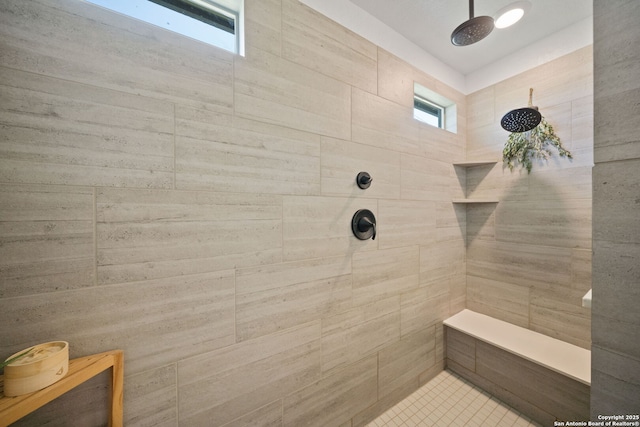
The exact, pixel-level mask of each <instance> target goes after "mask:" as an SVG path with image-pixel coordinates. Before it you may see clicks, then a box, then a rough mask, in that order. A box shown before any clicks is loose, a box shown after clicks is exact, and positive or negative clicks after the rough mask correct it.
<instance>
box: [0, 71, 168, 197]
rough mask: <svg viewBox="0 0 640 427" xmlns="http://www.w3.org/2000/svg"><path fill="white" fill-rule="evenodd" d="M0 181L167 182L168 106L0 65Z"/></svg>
mask: <svg viewBox="0 0 640 427" xmlns="http://www.w3.org/2000/svg"><path fill="white" fill-rule="evenodd" d="M0 81H2V85H0V97H2V99H3V102H2V106H1V107H0V120H2V122H5V123H9V122H10V123H13V126H12V127H11V128H9V129H7V130H6V131H4V132H3V136H2V139H0V154H1V160H0V180H1V181H2V182H13V183H40V184H66V185H102V186H115V187H123V186H138V187H152V188H153V187H155V188H170V187H171V186H173V158H172V157H173V138H172V135H171V133H172V132H173V107H172V106H171V105H170V104H167V103H163V102H159V101H155V100H152V99H148V98H143V97H140V96H134V95H128V94H123V93H120V94H118V93H115V92H113V91H109V90H104V89H100V88H96V87H92V86H86V85H81V84H77V83H73V82H68V81H65V80H58V79H52V78H49V77H43V76H38V75H35V74H30V73H22V72H19V71H15V70H7V69H5V68H0Z"/></svg>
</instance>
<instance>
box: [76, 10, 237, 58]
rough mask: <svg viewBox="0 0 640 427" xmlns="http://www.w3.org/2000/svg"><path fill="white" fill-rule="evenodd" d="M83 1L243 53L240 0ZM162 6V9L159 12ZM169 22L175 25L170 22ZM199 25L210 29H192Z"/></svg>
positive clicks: (209, 43)
mask: <svg viewBox="0 0 640 427" xmlns="http://www.w3.org/2000/svg"><path fill="white" fill-rule="evenodd" d="M85 1H86V2H88V3H91V4H94V5H96V6H99V7H102V8H105V9H107V10H110V11H112V12H116V13H120V14H122V15H124V16H127V17H129V18H133V19H137V20H138V21H142V22H144V23H146V24H150V25H154V26H156V27H159V28H163V29H165V30H168V31H171V32H173V33H176V34H180V35H182V36H185V37H189V38H191V39H193V40H198V41H200V42H202V43H206V44H208V45H210V46H215V47H217V48H220V49H223V50H226V51H228V52H231V53H234V54H238V55H242V56H244V28H243V20H244V0H134V1H133V2H131V3H129V2H127V3H122V2H118V1H113V2H110V1H108V0H85ZM144 5H148V6H144ZM163 10H164V12H162V11H163ZM180 16H181V17H180ZM185 19H186V20H187V21H185ZM165 21H166V24H165ZM189 22H193V23H194V25H195V24H196V22H197V23H198V24H197V25H195V27H192V28H191V29H188V28H187V27H185V23H186V25H187V26H188V25H189V24H188V23H189ZM172 23H173V24H176V26H171V24H172ZM202 25H205V26H209V27H211V28H213V29H214V30H211V31H212V32H210V31H209V30H205V28H206V27H201V28H202V30H203V31H202V32H200V31H193V29H194V28H198V26H202ZM180 26H182V27H183V28H180ZM216 31H218V32H220V33H218V34H220V36H218V35H216V34H215V32H216ZM222 33H227V37H225V36H222ZM199 35H201V37H199ZM225 38H226V41H225V40H224V39H225ZM232 38H233V39H232ZM232 46H233V47H232ZM232 49H233V50H232Z"/></svg>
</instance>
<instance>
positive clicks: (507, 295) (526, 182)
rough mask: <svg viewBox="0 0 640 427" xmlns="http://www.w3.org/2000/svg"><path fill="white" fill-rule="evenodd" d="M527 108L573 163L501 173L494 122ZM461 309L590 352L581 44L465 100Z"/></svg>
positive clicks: (587, 121)
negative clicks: (471, 200) (468, 164)
mask: <svg viewBox="0 0 640 427" xmlns="http://www.w3.org/2000/svg"><path fill="white" fill-rule="evenodd" d="M530 87H532V88H533V89H534V94H533V104H534V105H537V106H538V107H539V109H540V112H541V113H542V115H543V116H544V117H545V119H546V120H547V121H548V122H549V123H550V124H551V125H552V126H553V127H554V129H555V131H556V134H557V135H558V136H559V137H560V139H561V140H562V143H563V145H564V146H565V147H566V148H567V149H568V150H570V151H571V152H572V154H573V156H574V159H573V160H568V159H566V158H560V157H558V156H557V155H555V156H554V157H552V158H551V159H549V160H548V161H547V162H536V163H534V166H533V170H532V172H531V174H527V172H526V170H521V169H514V170H513V171H512V172H511V171H509V169H508V168H506V167H503V164H502V162H501V160H502V148H503V146H504V143H505V142H506V140H507V138H508V136H509V134H508V133H507V132H506V131H504V130H503V129H502V128H501V127H500V119H501V118H502V116H503V115H504V114H505V113H507V112H508V111H509V110H511V109H514V108H521V107H524V106H526V105H527V102H528V95H529V92H528V90H527V89H528V88H530ZM467 110H468V111H469V115H468V120H467V159H469V160H478V159H490V160H496V161H498V163H497V164H496V165H494V166H476V167H473V168H469V169H467V171H466V183H467V185H466V190H467V196H468V197H496V198H498V199H499V200H500V202H499V203H498V204H496V205H477V206H473V205H472V206H469V207H468V208H467V224H466V226H467V242H466V243H467V252H466V255H467V308H470V309H472V310H475V311H478V312H481V313H484V314H488V315H491V316H494V317H497V318H499V319H502V320H505V321H508V322H511V323H514V324H517V325H520V326H524V327H527V328H529V329H532V330H535V331H538V332H541V333H544V334H546V335H550V336H553V337H555V338H559V339H561V340H564V341H568V342H570V343H573V344H576V345H579V346H582V347H585V348H590V347H591V333H590V332H591V331H590V321H591V313H590V310H589V309H586V308H583V307H582V306H581V303H582V296H583V295H584V294H585V293H586V292H587V291H588V290H589V289H590V288H591V274H590V266H591V249H592V248H591V200H592V199H591V181H592V179H591V169H592V166H593V53H592V47H591V46H589V47H585V48H583V49H580V50H578V51H576V52H574V53H571V54H569V55H566V56H564V57H562V58H559V59H557V60H555V61H552V62H549V63H547V64H545V65H542V66H539V67H537V68H534V69H532V70H529V71H526V72H524V73H522V74H519V75H517V76H515V77H512V78H510V79H507V80H505V81H503V82H500V83H497V84H495V85H493V86H490V87H488V88H485V89H482V90H480V91H478V92H475V93H473V94H470V95H469V96H468V97H467Z"/></svg>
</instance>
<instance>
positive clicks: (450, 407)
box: [367, 370, 537, 427]
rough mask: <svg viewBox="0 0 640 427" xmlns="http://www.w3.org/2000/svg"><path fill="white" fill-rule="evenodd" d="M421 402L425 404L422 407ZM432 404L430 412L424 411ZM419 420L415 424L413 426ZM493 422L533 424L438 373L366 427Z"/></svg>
mask: <svg viewBox="0 0 640 427" xmlns="http://www.w3.org/2000/svg"><path fill="white" fill-rule="evenodd" d="M425 402H428V404H427V405H425ZM432 403H436V404H437V406H435V407H434V408H433V409H428V408H429V407H430V406H431V404H432ZM418 419H419V424H415V423H416V422H417V421H416V420H418ZM489 419H493V420H494V421H496V423H498V422H500V421H501V420H503V419H504V420H505V421H508V420H510V422H511V424H515V423H517V422H518V421H522V422H526V425H528V426H532V427H535V426H537V424H536V423H535V421H533V420H531V419H530V418H528V417H527V416H525V415H523V414H521V413H519V412H517V411H516V410H515V409H513V408H511V407H510V406H508V405H507V404H506V403H504V402H502V401H500V400H498V399H496V398H495V397H493V396H491V395H489V394H488V393H487V392H485V391H484V390H482V389H481V388H479V387H477V386H475V385H473V384H472V383H470V382H468V381H466V380H464V379H463V378H461V377H459V376H458V375H456V374H455V373H452V372H450V371H446V370H445V371H442V372H441V373H440V374H438V375H436V376H435V377H434V378H433V379H432V380H431V381H429V382H427V383H426V384H425V385H423V386H422V387H420V388H419V389H418V390H416V391H415V392H414V393H412V394H411V395H410V396H408V397H407V398H405V399H404V400H403V401H401V402H399V403H398V404H397V405H395V406H393V407H391V408H389V409H388V410H387V411H386V412H384V413H383V414H382V415H380V416H379V417H378V418H376V419H375V420H373V421H371V422H370V423H369V424H367V427H396V426H408V425H414V424H415V425H420V426H423V425H424V426H426V425H436V424H437V425H438V426H439V427H445V426H448V425H451V426H461V425H465V426H469V427H472V426H479V425H482V424H483V423H484V422H485V421H487V420H489Z"/></svg>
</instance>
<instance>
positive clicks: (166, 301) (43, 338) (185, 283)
mask: <svg viewBox="0 0 640 427" xmlns="http://www.w3.org/2000/svg"><path fill="white" fill-rule="evenodd" d="M0 310H1V312H2V313H3V318H5V316H6V318H5V323H7V328H8V329H10V330H12V331H14V332H12V333H11V335H9V336H7V338H6V340H5V341H4V342H5V345H6V347H7V349H8V350H12V349H13V351H18V350H20V349H21V348H28V347H30V346H32V345H34V344H37V343H39V342H47V341H51V340H52V339H64V340H65V341H68V342H69V343H70V345H69V347H70V354H71V358H74V357H78V356H81V355H86V354H92V353H99V352H102V351H107V350H110V349H113V348H121V349H123V350H124V352H125V355H126V356H125V357H126V367H127V375H131V374H134V373H139V372H142V371H145V370H149V369H152V368H155V367H158V366H164V365H167V364H169V363H173V362H176V361H178V360H180V359H182V358H186V357H190V356H193V355H196V354H199V353H201V352H204V351H210V350H213V349H215V348H218V347H223V346H225V345H229V344H231V343H233V342H234V341H235V336H234V318H233V312H234V274H233V271H232V270H231V271H223V272H217V273H207V274H196V275H185V276H182V277H179V278H168V279H157V280H150V281H141V282H136V283H127V284H121V285H110V286H97V287H92V288H86V289H79V290H72V291H67V292H53V293H49V294H39V295H35V296H32V297H27V298H24V297H23V298H5V299H0ZM9 319H11V320H9ZM51 319H56V321H55V322H53V321H51ZM58 337H59V338H58ZM141 337H143V338H141Z"/></svg>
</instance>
